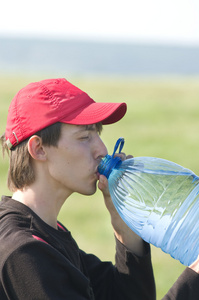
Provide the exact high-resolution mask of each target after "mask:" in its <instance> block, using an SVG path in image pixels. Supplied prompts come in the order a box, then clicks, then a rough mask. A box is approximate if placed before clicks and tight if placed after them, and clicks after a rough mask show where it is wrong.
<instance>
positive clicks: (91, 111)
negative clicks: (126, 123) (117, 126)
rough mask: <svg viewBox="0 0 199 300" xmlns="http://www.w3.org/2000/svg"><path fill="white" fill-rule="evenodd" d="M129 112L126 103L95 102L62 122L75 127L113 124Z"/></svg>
mask: <svg viewBox="0 0 199 300" xmlns="http://www.w3.org/2000/svg"><path fill="white" fill-rule="evenodd" d="M126 110H127V105H126V103H100V102H97V103H96V102H94V103H91V104H90V105H89V106H87V107H84V108H81V109H79V110H78V111H76V112H75V113H74V114H73V115H70V116H69V117H68V116H66V117H64V118H63V119H62V120H60V122H63V123H67V124H74V125H89V124H96V123H99V122H102V124H103V125H107V124H112V123H115V122H117V121H119V120H120V119H122V118H123V116H124V115H125V113H126Z"/></svg>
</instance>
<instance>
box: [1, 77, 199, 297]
mask: <svg viewBox="0 0 199 300" xmlns="http://www.w3.org/2000/svg"><path fill="white" fill-rule="evenodd" d="M41 79H44V78H43V77H42V76H38V77H37V78H36V77H34V78H30V77H29V78H20V77H19V78H15V77H13V78H10V77H3V76H1V77H0V107H1V117H0V129H1V133H3V132H4V129H5V123H6V115H7V109H8V106H9V103H10V100H11V99H12V97H13V96H14V94H15V93H16V92H17V91H18V90H19V89H20V88H22V87H23V86H24V85H26V84H27V83H29V82H31V81H33V80H36V81H37V80H41ZM69 80H70V81H72V82H73V83H74V84H76V85H78V86H79V87H80V88H82V89H83V90H85V91H86V92H87V93H88V94H89V95H90V96H91V97H93V98H94V99H95V100H96V101H104V102H106V101H111V102H121V101H124V102H126V103H127V105H128V112H127V115H126V116H125V117H124V118H123V120H121V121H120V122H119V123H117V124H114V125H107V126H105V127H104V130H103V132H102V139H103V140H104V141H105V143H106V145H107V148H108V149H109V152H110V153H112V151H113V147H114V145H115V141H116V140H117V138H119V137H120V136H123V137H124V138H125V141H126V142H125V146H124V151H125V152H126V153H127V154H132V155H134V156H153V157H161V158H165V159H168V160H171V161H174V162H176V163H178V164H181V165H183V166H185V167H187V168H189V169H192V170H193V171H194V172H195V173H198V174H199V159H198V149H199V142H198V136H199V134H198V128H199V78H167V79H166V78H161V79H134V78H127V79H125V78H114V79H111V78H103V79H101V78H92V79H91V78H72V79H71V78H70V79H69ZM0 164H1V168H0V188H1V194H8V193H9V192H8V190H7V188H6V169H7V166H8V160H2V159H1V160H0ZM59 219H60V221H62V222H63V223H64V224H65V226H66V227H68V228H69V229H70V230H71V231H72V233H73V236H74V237H75V238H76V240H77V241H78V243H79V246H80V247H81V248H83V249H84V250H85V251H87V252H92V253H95V254H96V255H98V256H99V257H100V258H101V259H103V260H113V261H114V237H113V233H112V229H111V225H110V220H109V215H108V213H107V211H106V209H105V207H104V203H103V199H102V197H101V194H100V192H99V191H98V192H97V193H96V194H95V195H94V196H91V197H85V196H81V195H77V194H74V195H72V197H71V198H70V199H68V200H67V202H66V203H65V204H64V206H63V209H62V211H61V213H60V215H59ZM152 260H153V266H154V273H155V279H156V287H157V299H158V300H159V299H161V298H162V297H163V296H164V294H165V293H166V292H167V291H168V289H169V288H170V287H171V286H172V284H173V283H174V282H175V280H176V279H177V277H178V276H179V275H180V273H181V272H182V271H183V270H184V268H185V267H184V266H182V265H181V264H180V263H179V262H178V261H175V260H174V259H172V258H171V257H170V256H169V255H167V254H165V253H163V252H162V251H161V250H160V249H157V248H155V247H152Z"/></svg>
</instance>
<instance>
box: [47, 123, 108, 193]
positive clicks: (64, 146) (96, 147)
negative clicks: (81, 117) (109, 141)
mask: <svg viewBox="0 0 199 300" xmlns="http://www.w3.org/2000/svg"><path fill="white" fill-rule="evenodd" d="M106 154H107V149H106V147H105V145H104V143H103V142H102V140H101V139H100V137H99V134H98V132H97V130H96V126H95V125H89V126H77V125H69V124H62V129H61V136H60V139H59V142H58V146H57V147H53V146H51V147H47V166H48V174H49V184H52V185H54V186H55V188H56V189H61V190H64V191H66V193H67V194H68V196H69V195H70V194H71V193H73V192H78V193H81V194H85V195H91V194H93V193H95V191H96V182H97V180H98V172H97V167H98V165H99V163H100V161H101V159H102V157H104V156H105V155H106ZM61 190H60V191H61Z"/></svg>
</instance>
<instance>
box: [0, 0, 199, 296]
mask: <svg viewBox="0 0 199 300" xmlns="http://www.w3.org/2000/svg"><path fill="white" fill-rule="evenodd" d="M198 16H199V2H198V0H195V1H194V0H167V1H158V0H151V1H148V0H140V1H135V0H123V1H122V3H121V1H116V0H115V1H113V0H109V1H105V0H101V1H100V2H96V1H93V0H84V1H81V0H73V1H66V0H59V1H57V2H56V3H55V2H54V1H51V0H48V1H47V0H35V1H25V0H18V1H14V0H10V1H4V2H3V4H1V12H0V112H1V114H0V116H1V117H0V129H1V133H3V132H4V130H5V124H6V116H7V110H8V107H9V104H10V101H11V99H12V98H13V96H14V95H15V94H16V92H17V91H18V90H19V89H20V88H22V87H24V86H25V85H26V84H28V83H29V82H31V81H39V80H42V79H46V78H52V77H65V78H66V79H68V80H69V81H71V82H72V83H74V84H76V85H77V86H78V87H80V88H81V89H83V90H84V91H86V92H87V93H88V94H89V95H90V96H91V97H92V98H94V99H95V100H96V101H104V102H106V101H112V102H121V101H124V102H126V103H127V105H128V112H127V115H126V116H125V117H124V118H123V119H122V120H121V121H120V122H119V123H117V124H114V125H107V126H105V127H104V130H103V132H102V139H103V140H104V141H105V143H106V145H107V148H108V149H109V152H112V151H113V147H114V145H115V141H116V140H117V138H118V137H120V136H123V137H124V138H125V141H126V142H125V146H124V150H125V152H126V153H130V154H133V155H134V156H155V157H161V158H165V159H168V160H171V161H175V162H176V163H178V164H181V165H183V166H185V167H187V168H189V169H192V170H193V171H194V172H195V173H197V174H199V160H198V148H199V147H198V128H199V118H198V117H199V18H198ZM0 164H1V167H0V188H1V194H10V192H9V191H8V190H7V188H6V172H7V168H8V159H4V160H3V159H2V158H1V160H0ZM59 219H60V221H62V222H63V223H64V224H65V226H66V227H68V229H69V230H71V231H72V233H73V235H74V237H75V238H76V240H77V242H78V243H79V246H80V247H81V248H83V249H84V250H85V251H87V252H93V253H95V254H96V255H98V256H99V257H100V258H101V259H103V260H112V261H113V262H114V237H113V233H112V229H111V225H110V220H109V215H108V213H107V211H106V209H105V208H104V204H103V199H102V197H101V194H100V193H99V192H97V193H96V195H94V196H92V197H84V196H81V195H73V196H72V197H71V198H70V199H68V200H67V201H66V203H65V205H64V207H63V209H62V211H61V213H60V216H59ZM152 259H153V265H154V273H155V279H156V287H157V299H161V298H162V297H163V296H164V294H166V292H167V291H168V289H169V288H170V287H171V286H172V284H173V283H174V282H175V280H176V279H177V277H178V276H179V275H180V273H181V272H182V271H183V270H184V266H182V265H181V264H180V263H179V262H177V261H175V260H174V259H172V258H171V257H170V256H169V255H166V254H165V253H163V252H162V251H161V250H160V249H156V248H154V247H152Z"/></svg>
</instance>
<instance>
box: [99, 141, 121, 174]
mask: <svg viewBox="0 0 199 300" xmlns="http://www.w3.org/2000/svg"><path fill="white" fill-rule="evenodd" d="M123 146H124V138H119V139H118V140H117V142H116V144H115V147H114V151H113V154H112V156H111V155H108V154H107V155H106V156H105V157H104V158H103V159H102V160H101V162H100V164H99V166H98V172H99V173H100V174H102V175H104V176H106V177H107V178H109V175H110V173H111V171H112V169H113V168H115V167H116V166H119V164H121V162H122V160H121V158H120V157H118V156H116V157H114V156H115V153H116V151H117V149H118V147H119V152H118V153H121V151H122V148H123Z"/></svg>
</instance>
